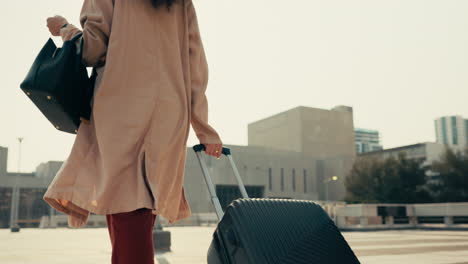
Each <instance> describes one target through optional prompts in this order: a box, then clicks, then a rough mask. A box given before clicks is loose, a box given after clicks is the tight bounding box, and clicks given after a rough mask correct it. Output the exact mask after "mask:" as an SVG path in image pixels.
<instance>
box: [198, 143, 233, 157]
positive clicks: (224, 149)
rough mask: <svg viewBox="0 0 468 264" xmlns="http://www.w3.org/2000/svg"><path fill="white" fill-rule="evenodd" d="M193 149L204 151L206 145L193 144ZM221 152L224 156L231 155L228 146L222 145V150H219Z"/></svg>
mask: <svg viewBox="0 0 468 264" xmlns="http://www.w3.org/2000/svg"><path fill="white" fill-rule="evenodd" d="M193 150H194V151H195V152H201V151H205V150H206V146H205V145H204V144H198V145H195V146H193ZM221 153H222V154H223V155H226V156H227V155H231V150H230V149H228V148H224V147H223V150H222V151H221Z"/></svg>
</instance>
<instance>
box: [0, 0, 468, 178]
mask: <svg viewBox="0 0 468 264" xmlns="http://www.w3.org/2000/svg"><path fill="white" fill-rule="evenodd" d="M148 1H149V0H148ZM193 1H194V3H195V7H196V9H197V12H198V19H199V24H200V30H201V33H202V40H203V42H204V45H205V50H206V53H207V58H208V62H209V66H210V81H209V87H208V90H207V96H208V101H209V110H210V123H211V124H212V126H213V127H215V128H216V129H217V130H218V132H219V134H220V135H221V138H222V140H223V142H224V143H226V144H236V145H246V144H247V124H248V123H250V122H253V121H257V120H259V119H262V118H265V117H268V116H270V115H274V114H276V113H278V112H282V111H285V110H288V109H290V108H294V107H296V106H299V105H302V106H310V107H317V108H326V109H329V108H332V107H334V106H336V105H348V106H352V107H353V108H354V125H355V127H360V128H367V129H376V130H378V131H380V132H381V135H382V143H383V145H384V147H385V148H389V147H396V146H401V145H406V144H413V143H418V142H424V141H435V132H434V119H435V118H437V117H439V116H444V115H462V116H464V117H465V118H468V104H467V101H468V100H467V99H468V90H467V87H468V74H467V73H468V16H467V14H468V1H466V0H458V1H456V0H386V1H383V0H361V1H358V0H322V1H318V0H294V1H284V0H255V1H252V0H249V1H247V0H237V1H233V0H230V1H228V0H215V1H208V0H193ZM81 4H82V1H77V0H73V1H63V0H41V1H6V2H4V3H2V10H1V16H0V24H1V25H2V37H1V42H0V74H1V78H0V86H1V90H0V91H1V94H0V120H1V122H2V125H1V129H0V146H4V147H9V161H8V171H17V170H18V141H17V139H16V138H17V137H19V136H23V137H24V138H25V139H24V141H23V144H22V162H21V164H22V165H21V171H34V170H35V168H36V166H37V165H39V164H40V163H41V162H46V161H49V160H65V159H66V158H67V157H68V154H69V152H70V150H71V146H72V144H73V141H74V137H75V136H74V135H72V134H66V133H63V132H59V131H57V130H56V129H55V128H54V127H53V126H52V125H51V124H50V123H49V121H48V120H47V119H46V118H45V117H43V116H42V114H41V113H40V112H39V110H38V109H36V107H35V106H34V105H33V103H32V102H31V101H30V100H29V99H28V98H27V97H26V95H25V94H24V93H23V92H22V91H21V90H20V88H19V84H20V83H21V81H22V80H23V79H24V77H25V75H26V73H27V71H28V69H29V67H30V65H31V64H32V62H33V60H34V58H35V56H36V55H37V53H38V51H39V50H40V48H41V47H42V46H43V45H44V43H45V42H46V40H47V39H48V37H49V33H48V30H47V28H46V26H45V25H46V18H47V17H48V16H53V15H55V14H60V15H63V16H64V17H66V18H67V19H68V20H69V21H70V22H71V23H74V24H75V25H79V23H78V19H79V12H80V9H81ZM54 39H55V40H57V43H60V39H59V38H54ZM197 143H198V140H197V139H196V137H195V134H194V133H193V131H191V135H190V137H189V146H192V145H194V144H197Z"/></svg>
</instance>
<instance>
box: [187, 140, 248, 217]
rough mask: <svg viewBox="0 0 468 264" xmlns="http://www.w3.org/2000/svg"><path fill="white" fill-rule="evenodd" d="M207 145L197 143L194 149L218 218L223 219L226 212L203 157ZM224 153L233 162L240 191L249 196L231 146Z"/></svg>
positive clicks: (232, 165) (244, 196) (243, 195)
mask: <svg viewBox="0 0 468 264" xmlns="http://www.w3.org/2000/svg"><path fill="white" fill-rule="evenodd" d="M205 149H206V147H205V145H203V144H199V145H195V146H193V150H194V151H195V154H196V155H197V158H198V162H199V163H200V167H201V170H202V173H203V176H204V178H205V182H206V186H207V187H208V191H209V193H210V196H211V202H212V203H213V205H214V208H215V211H216V215H217V216H218V220H221V218H223V215H224V212H223V209H222V207H221V204H220V202H219V199H218V196H217V195H216V189H215V186H214V184H213V181H212V180H211V176H210V174H209V170H208V167H207V166H206V163H205V161H204V159H203V157H202V153H201V152H202V151H203V150H205ZM222 152H223V154H224V155H226V157H227V158H228V159H229V162H230V164H231V167H232V169H233V171H234V176H235V177H236V180H237V184H238V185H239V191H240V193H241V195H242V197H243V198H249V196H248V194H247V191H246V189H245V186H244V183H243V182H242V179H241V177H240V175H239V171H238V170H237V167H236V164H235V163H234V160H233V158H232V155H231V150H230V149H229V148H223V151H222Z"/></svg>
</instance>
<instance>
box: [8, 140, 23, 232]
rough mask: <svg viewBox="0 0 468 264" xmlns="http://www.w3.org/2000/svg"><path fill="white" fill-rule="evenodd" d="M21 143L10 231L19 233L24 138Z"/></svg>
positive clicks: (12, 198) (13, 193) (12, 196)
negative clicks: (22, 145) (20, 178)
mask: <svg viewBox="0 0 468 264" xmlns="http://www.w3.org/2000/svg"><path fill="white" fill-rule="evenodd" d="M18 141H19V156H18V173H17V174H16V178H15V185H14V186H13V188H12V193H11V208H10V231H11V232H19V231H20V227H19V226H18V213H19V200H20V189H19V186H18V185H19V177H20V170H21V167H20V166H21V142H22V141H23V138H22V137H19V138H18Z"/></svg>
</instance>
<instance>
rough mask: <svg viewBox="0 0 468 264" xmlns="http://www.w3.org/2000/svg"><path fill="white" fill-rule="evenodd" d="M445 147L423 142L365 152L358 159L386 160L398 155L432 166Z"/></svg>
mask: <svg viewBox="0 0 468 264" xmlns="http://www.w3.org/2000/svg"><path fill="white" fill-rule="evenodd" d="M445 149H446V148H445V146H444V145H443V144H439V143H434V142H424V143H418V144H412V145H407V146H401V147H396V148H389V149H383V150H379V151H373V152H366V153H362V154H360V155H359V157H375V158H382V159H386V158H389V157H394V158H397V157H398V155H399V154H400V153H403V154H405V155H406V157H407V158H409V159H415V160H419V161H422V162H423V164H424V165H426V164H427V165H428V164H432V163H433V162H434V161H437V160H440V158H441V156H442V155H443V154H444V151H445Z"/></svg>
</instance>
